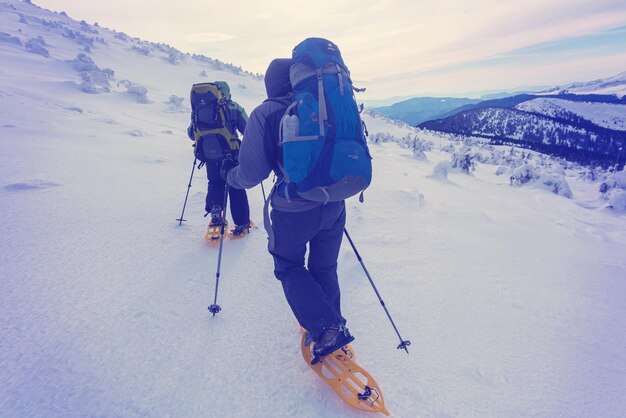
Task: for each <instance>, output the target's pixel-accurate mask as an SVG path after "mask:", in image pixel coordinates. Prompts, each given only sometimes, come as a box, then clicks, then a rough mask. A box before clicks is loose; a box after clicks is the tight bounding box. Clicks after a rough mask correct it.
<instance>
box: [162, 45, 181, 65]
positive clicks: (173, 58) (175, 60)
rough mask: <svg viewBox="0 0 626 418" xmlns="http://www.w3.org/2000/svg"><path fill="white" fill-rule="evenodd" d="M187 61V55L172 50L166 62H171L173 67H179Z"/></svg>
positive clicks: (168, 53)
mask: <svg viewBox="0 0 626 418" xmlns="http://www.w3.org/2000/svg"><path fill="white" fill-rule="evenodd" d="M184 60H185V54H183V53H182V52H180V51H178V50H175V49H170V50H169V51H168V52H167V59H166V61H167V62H169V63H170V64H172V65H178V64H180V63H181V62H183V61H184Z"/></svg>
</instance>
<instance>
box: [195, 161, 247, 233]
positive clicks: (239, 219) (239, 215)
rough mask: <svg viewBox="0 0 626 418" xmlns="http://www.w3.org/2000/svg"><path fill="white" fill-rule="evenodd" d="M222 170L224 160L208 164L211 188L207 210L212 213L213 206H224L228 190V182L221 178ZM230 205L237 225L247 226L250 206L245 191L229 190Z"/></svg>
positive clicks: (231, 188) (232, 188) (230, 188)
mask: <svg viewBox="0 0 626 418" xmlns="http://www.w3.org/2000/svg"><path fill="white" fill-rule="evenodd" d="M221 168H222V160H211V161H209V162H208V163H206V174H207V177H208V179H209V187H208V192H207V195H206V205H205V208H204V209H205V210H206V211H207V212H211V207H212V206H213V205H219V207H220V208H221V207H222V206H224V192H225V190H226V182H225V181H224V179H223V178H222V177H221V176H220V169H221ZM228 199H229V202H228V204H229V205H230V214H231V216H232V217H233V222H234V223H235V225H245V224H246V223H247V222H250V206H249V205H248V195H247V194H246V190H245V189H235V188H234V187H229V188H228Z"/></svg>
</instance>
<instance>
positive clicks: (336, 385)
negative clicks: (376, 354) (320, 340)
mask: <svg viewBox="0 0 626 418" xmlns="http://www.w3.org/2000/svg"><path fill="white" fill-rule="evenodd" d="M302 331H303V334H302V343H301V349H302V357H303V358H304V361H305V362H306V364H307V365H308V366H309V367H310V368H312V369H313V371H314V372H315V373H317V375H318V376H319V377H320V378H321V379H322V380H323V381H324V382H326V383H327V384H328V385H329V386H330V387H331V388H332V389H333V390H334V391H335V392H336V393H337V395H339V397H340V398H341V399H342V400H343V401H344V402H346V403H347V404H348V405H350V406H351V407H353V408H356V409H360V410H361V411H366V412H381V413H383V414H385V415H387V416H388V415H389V411H387V408H385V403H384V400H383V394H382V392H381V391H380V388H379V386H378V383H376V381H375V380H374V378H373V377H372V375H370V374H369V373H368V372H367V371H366V370H365V369H363V368H362V367H361V366H359V365H358V364H357V363H356V357H355V355H354V351H353V349H352V347H350V346H349V345H346V346H345V347H343V348H340V349H339V350H336V351H334V352H332V353H331V354H329V355H327V356H325V357H322V358H321V359H320V361H319V362H318V363H317V364H311V361H312V360H313V358H314V356H313V353H312V349H313V341H312V340H311V338H310V336H309V333H308V332H306V331H304V330H302Z"/></svg>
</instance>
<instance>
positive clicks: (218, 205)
mask: <svg viewBox="0 0 626 418" xmlns="http://www.w3.org/2000/svg"><path fill="white" fill-rule="evenodd" d="M214 84H216V85H217V86H218V87H219V89H220V91H221V92H222V95H223V96H224V97H225V99H226V104H227V109H226V110H227V112H226V115H225V116H226V118H227V122H226V123H227V125H228V127H229V131H230V132H231V134H232V135H234V137H235V138H237V131H239V132H240V133H241V134H243V133H244V131H245V130H246V124H247V122H248V115H247V114H246V111H245V110H244V109H243V107H241V106H240V105H239V104H238V103H237V102H235V101H233V100H231V95H230V87H229V86H228V83H226V82H225V81H216V82H215V83H214ZM187 135H188V136H189V138H191V139H192V140H193V139H194V129H193V123H192V124H190V125H189V128H187ZM231 154H232V158H233V160H234V161H237V158H238V152H237V150H233V151H231ZM222 162H223V159H219V160H210V161H208V162H207V163H206V173H207V177H208V179H209V186H208V191H207V195H206V203H205V211H206V212H207V213H210V214H211V225H222V223H223V221H224V220H223V219H222V205H223V204H224V192H225V190H226V182H225V180H224V179H223V178H222V177H221V175H220V170H221V167H222ZM228 190H229V191H228V197H229V199H230V214H231V216H232V217H233V222H234V223H235V227H234V229H233V230H232V231H231V234H233V235H242V234H247V233H248V231H249V230H250V206H249V205H248V196H247V194H246V191H245V190H241V189H235V188H233V187H230V188H229V189H228Z"/></svg>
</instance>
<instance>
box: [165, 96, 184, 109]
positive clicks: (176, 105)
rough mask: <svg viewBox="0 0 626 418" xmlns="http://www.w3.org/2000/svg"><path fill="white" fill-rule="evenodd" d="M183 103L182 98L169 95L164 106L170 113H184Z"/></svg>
mask: <svg viewBox="0 0 626 418" xmlns="http://www.w3.org/2000/svg"><path fill="white" fill-rule="evenodd" d="M184 101H185V98H184V97H180V96H176V95H171V96H170V97H169V99H168V101H167V102H165V104H166V105H167V108H168V109H169V110H170V112H186V111H187V109H185V107H184V106H183V102H184Z"/></svg>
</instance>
